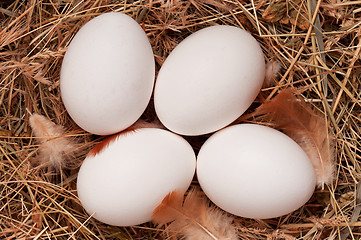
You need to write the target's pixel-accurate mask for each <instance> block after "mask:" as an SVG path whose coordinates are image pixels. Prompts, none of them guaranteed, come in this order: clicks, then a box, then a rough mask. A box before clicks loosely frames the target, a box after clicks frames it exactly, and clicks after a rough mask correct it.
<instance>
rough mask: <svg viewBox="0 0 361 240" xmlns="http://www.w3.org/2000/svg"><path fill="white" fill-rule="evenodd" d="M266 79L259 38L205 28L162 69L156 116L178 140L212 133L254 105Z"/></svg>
mask: <svg viewBox="0 0 361 240" xmlns="http://www.w3.org/2000/svg"><path fill="white" fill-rule="evenodd" d="M264 76H265V61H264V56H263V53H262V50H261V47H260V46H259V44H258V42H257V41H256V39H255V38H253V37H252V36H251V35H250V34H249V33H248V32H246V31H244V30H242V29H239V28H237V27H233V26H223V25H220V26H211V27H207V28H204V29H202V30H199V31H197V32H195V33H193V34H191V35H190V36H188V37H187V38H186V39H184V40H183V41H182V42H181V43H180V44H179V45H178V46H177V47H176V48H175V49H174V50H173V51H172V52H171V53H170V55H169V56H168V57H167V59H166V60H165V62H164V63H163V65H162V67H161V69H160V71H159V74H158V77H157V80H156V85H155V90H154V104H155V110H156V113H157V115H158V117H159V119H160V121H161V122H162V123H163V124H164V125H165V126H166V127H167V128H168V129H169V130H171V131H173V132H176V133H178V134H181V135H188V136H196V135H202V134H206V133H210V132H214V131H216V130H219V129H221V128H223V127H225V126H227V125H229V124H230V123H232V122H233V121H234V120H236V119H237V118H238V117H239V116H240V115H241V114H242V113H243V112H244V111H245V110H246V109H247V108H248V107H249V106H250V105H251V103H252V102H253V101H254V99H255V98H256V96H257V94H258V93H259V91H260V89H261V86H262V83H263V80H264Z"/></svg>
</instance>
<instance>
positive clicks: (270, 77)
mask: <svg viewBox="0 0 361 240" xmlns="http://www.w3.org/2000/svg"><path fill="white" fill-rule="evenodd" d="M281 67H282V66H281V63H279V62H278V61H271V62H268V63H267V64H266V73H265V78H264V82H263V87H271V86H273V85H274V80H275V79H276V77H277V74H278V73H279V71H280V70H281Z"/></svg>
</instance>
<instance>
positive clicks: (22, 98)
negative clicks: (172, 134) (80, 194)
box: [0, 0, 361, 239]
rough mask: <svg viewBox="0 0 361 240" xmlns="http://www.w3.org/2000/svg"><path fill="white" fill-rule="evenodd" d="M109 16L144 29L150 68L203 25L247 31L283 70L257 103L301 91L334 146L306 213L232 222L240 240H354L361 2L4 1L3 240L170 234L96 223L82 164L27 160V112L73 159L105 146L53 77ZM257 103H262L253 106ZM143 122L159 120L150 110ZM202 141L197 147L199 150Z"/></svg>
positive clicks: (0, 19)
mask: <svg viewBox="0 0 361 240" xmlns="http://www.w3.org/2000/svg"><path fill="white" fill-rule="evenodd" d="M109 11H120V12H123V13H126V14H128V15H129V16H131V17H132V18H134V19H135V20H137V21H138V22H139V24H140V25H141V26H143V28H144V29H145V31H146V33H147V36H148V37H149V39H150V42H151V45H152V47H153V51H154V55H155V59H156V67H157V70H159V67H160V66H161V65H162V63H163V61H164V60H165V58H166V57H167V55H168V54H169V53H170V51H171V50H172V49H173V48H174V47H175V46H176V45H177V44H178V43H179V42H180V41H181V40H182V39H184V38H185V37H186V36H188V35H189V34H191V33H193V32H195V31H196V30H198V29H202V28H204V27H206V26H210V25H217V24H225V25H234V26H237V27H240V28H243V29H245V30H247V31H249V32H250V33H252V34H253V36H254V37H255V38H257V40H258V41H259V43H260V44H261V46H262V48H263V51H264V53H265V58H266V60H267V61H273V60H274V61H278V62H279V63H280V64H281V66H282V69H281V71H280V73H279V74H278V75H277V76H276V77H275V79H274V80H275V82H274V84H273V85H272V86H271V87H269V88H265V89H263V90H262V96H266V97H271V96H273V95H275V94H276V93H277V92H278V91H279V90H280V89H283V88H286V87H290V86H293V87H297V88H298V89H299V90H300V91H301V92H302V96H303V97H304V98H305V99H306V101H307V102H308V103H309V104H310V105H313V107H315V108H316V109H318V110H319V111H320V112H321V113H322V114H323V116H324V118H325V120H327V122H328V123H329V127H330V129H331V132H332V133H333V134H334V136H335V149H336V165H337V168H336V178H335V181H334V182H333V184H332V185H331V186H327V187H326V188H325V189H324V190H316V192H315V193H314V195H313V197H312V199H311V200H310V201H309V202H308V203H307V204H306V205H305V206H304V207H302V208H301V209H299V210H297V211H295V212H293V213H291V214H289V215H287V216H283V217H280V218H276V219H269V220H253V219H244V218H240V217H237V218H236V219H235V221H234V225H235V226H236V228H237V230H238V234H239V237H240V239H298V238H301V239H357V238H359V237H360V235H361V230H360V227H361V221H360V219H359V215H360V210H361V205H360V203H361V190H360V187H361V185H360V184H358V183H359V181H360V179H361V175H360V172H361V167H360V160H361V140H360V139H361V138H360V133H361V131H360V128H361V107H360V105H361V91H360V89H361V88H360V85H361V77H360V69H361V68H360V66H361V57H360V50H361V42H360V41H361V35H360V33H361V27H360V25H361V1H342V0H326V1H318V0H275V1H264V0H252V1H248V0H190V1H181V0H149V1H143V0H138V1H112V0H91V1H79V0H69V1H60V0H54V1H37V0H29V1H19V0H16V1H11V0H10V1H9V0H7V1H0V24H1V31H0V87H1V88H0V106H1V108H0V111H1V113H0V123H1V124H0V177H1V180H0V238H1V239H166V238H167V236H166V235H164V234H162V233H163V229H158V228H156V227H155V226H154V225H152V224H151V223H147V224H144V225H141V226H134V227H126V228H124V227H114V226H109V225H106V224H103V223H100V222H98V221H97V220H95V219H94V218H91V217H90V216H89V215H87V214H86V213H85V211H84V210H83V209H82V207H81V205H80V202H79V199H78V198H77V195H76V186H75V182H76V181H75V180H76V174H77V168H74V169H70V170H67V169H66V170H63V171H61V172H58V173H56V172H53V171H48V170H47V169H44V168H40V167H39V166H37V165H36V164H34V162H36V159H37V156H38V144H37V142H36V139H35V137H34V136H33V134H32V131H31V128H30V126H29V116H30V113H34V112H35V113H40V114H42V115H45V116H47V117H48V118H49V119H51V120H52V121H53V122H55V123H57V124H59V125H62V126H64V127H65V128H66V135H68V136H73V137H74V138H76V139H77V153H76V155H75V156H74V161H76V162H81V161H82V160H83V159H84V157H85V155H86V154H87V153H88V151H89V150H90V149H91V148H92V147H93V146H94V145H95V144H96V143H97V142H99V141H100V140H101V139H102V138H101V137H97V136H93V135H91V134H89V133H87V132H85V131H83V130H82V129H80V128H79V127H77V126H76V124H74V122H73V121H72V120H71V119H70V117H69V115H68V114H67V112H66V110H65V109H64V106H63V104H62V101H61V98H60V94H59V70H60V66H61V62H62V58H63V56H64V53H65V51H66V48H67V46H68V44H69V42H70V41H71V39H72V37H73V36H74V35H75V34H76V33H77V31H78V30H79V28H80V27H81V26H82V25H83V24H85V23H86V22H87V21H89V20H90V19H92V18H93V17H95V16H98V15H99V14H101V13H105V12H109ZM261 101H264V99H262V98H257V100H256V102H255V104H254V105H257V104H259V103H260V102H261ZM253 107H254V106H253V105H252V107H251V109H252V108H253ZM142 118H143V119H145V120H153V119H154V118H155V115H154V110H153V109H152V107H151V104H150V107H148V109H147V111H146V112H145V113H144V115H143V117H142ZM201 141H203V140H202V139H196V140H193V142H192V144H193V145H194V146H195V148H197V147H199V145H200V142H201ZM192 184H193V185H197V182H193V183H192ZM124 194H127V193H126V192H125V193H124Z"/></svg>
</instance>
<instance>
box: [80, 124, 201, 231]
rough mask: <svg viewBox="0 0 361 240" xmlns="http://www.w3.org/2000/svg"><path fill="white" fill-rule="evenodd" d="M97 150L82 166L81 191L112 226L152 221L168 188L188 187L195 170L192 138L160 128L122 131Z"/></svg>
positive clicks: (91, 207) (90, 209) (87, 206)
mask: <svg viewBox="0 0 361 240" xmlns="http://www.w3.org/2000/svg"><path fill="white" fill-rule="evenodd" d="M93 155H94V154H92V152H91V153H90V154H89V155H88V156H87V158H86V159H85V161H84V163H83V164H82V166H81V168H80V171H79V174H78V181H77V191H78V196H79V199H80V200H81V203H82V205H83V207H84V208H85V210H86V211H87V212H88V213H89V214H90V215H92V216H93V217H94V218H96V219H98V220H100V221H102V222H104V223H107V224H110V225H117V226H130V225H136V224H141V223H144V222H147V221H149V220H150V219H151V215H152V213H153V210H154V209H155V208H156V207H157V206H158V205H159V204H160V203H161V201H162V200H163V198H164V197H165V196H166V195H167V194H168V193H170V192H172V191H174V190H179V191H182V192H185V191H186V190H187V188H188V187H189V185H190V183H191V181H192V179H193V176H194V173H195V165H196V160H195V154H194V151H193V149H192V147H191V146H190V145H189V144H188V142H187V141H186V140H184V139H183V138H182V137H180V136H178V135H176V134H174V133H171V132H169V131H166V130H161V129H156V128H143V129H138V130H136V131H135V132H130V133H125V134H121V135H119V136H118V137H116V139H115V140H114V141H110V142H109V143H108V144H105V148H103V149H102V150H101V151H100V152H99V153H97V154H96V155H95V156H93ZM93 214H94V215H93Z"/></svg>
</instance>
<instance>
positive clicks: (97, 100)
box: [60, 12, 155, 135]
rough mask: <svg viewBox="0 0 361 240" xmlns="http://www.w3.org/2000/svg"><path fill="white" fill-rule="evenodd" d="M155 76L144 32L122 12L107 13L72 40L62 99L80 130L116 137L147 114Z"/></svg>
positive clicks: (62, 80) (62, 79)
mask: <svg viewBox="0 0 361 240" xmlns="http://www.w3.org/2000/svg"><path fill="white" fill-rule="evenodd" d="M154 76H155V65H154V57H153V52H152V48H151V46H150V43H149V41H148V38H147V36H146V35H145V33H144V31H143V29H142V28H141V27H140V26H139V24H138V23H137V22H136V21H134V20H133V19H132V18H131V17H129V16H127V15H125V14H123V13H116V12H111V13H106V14H102V15H100V16H98V17H96V18H94V19H92V20H91V21H89V22H88V23H86V24H85V25H84V26H83V27H82V28H81V29H80V30H79V32H78V33H77V34H76V35H75V36H74V38H73V40H72V41H71V43H70V45H69V47H68V50H67V52H66V54H65V56H64V60H63V63H62V67H61V73H60V88H61V96H62V99H63V102H64V105H65V107H66V110H67V111H68V113H69V114H70V116H71V117H72V119H73V120H74V121H75V122H76V123H77V124H78V125H79V126H80V127H81V128H83V129H85V130H86V131H88V132H91V133H93V134H98V135H108V134H113V133H116V132H119V131H121V130H123V129H125V128H127V127H129V126H130V125H132V124H133V123H134V122H135V121H136V120H137V119H138V118H139V117H140V116H141V114H142V113H143V112H144V110H145V108H146V107H147V104H148V102H149V100H150V96H151V93H152V90H153V84H154Z"/></svg>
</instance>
